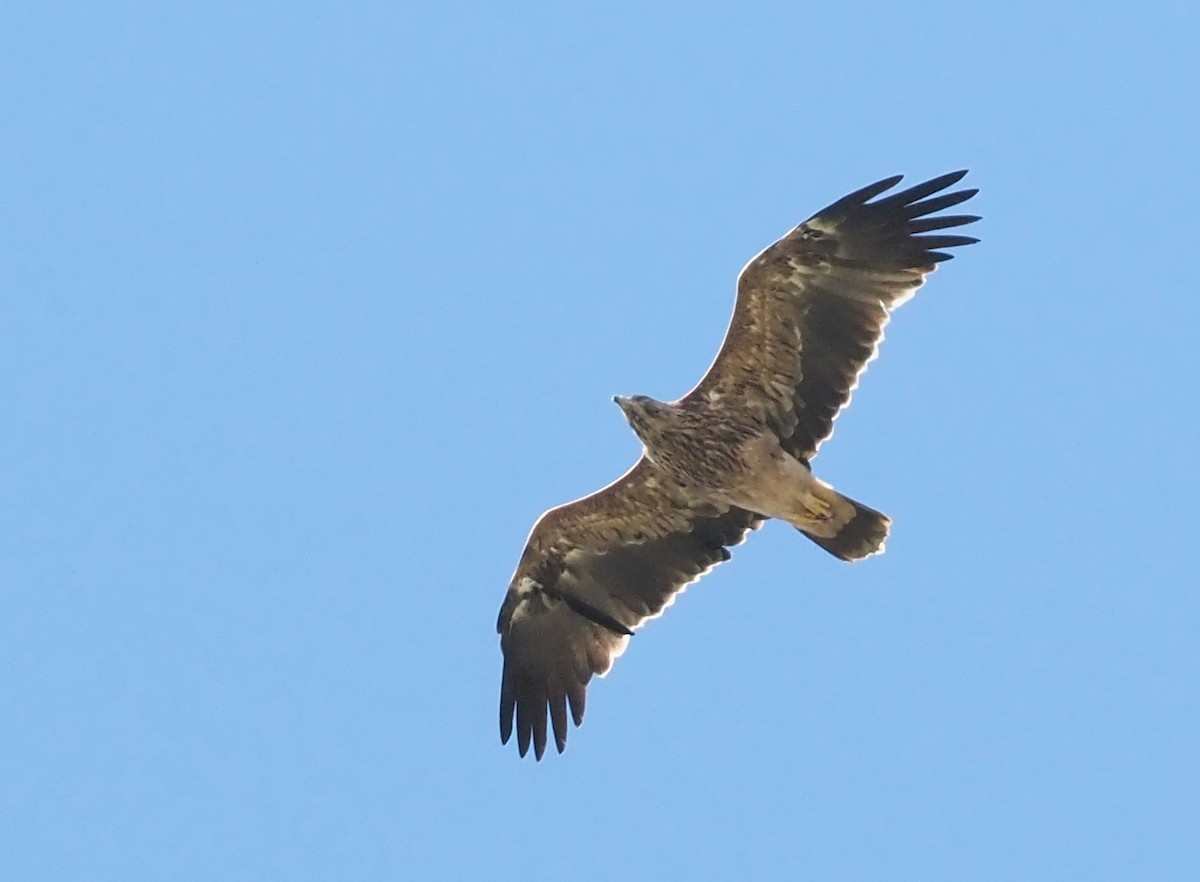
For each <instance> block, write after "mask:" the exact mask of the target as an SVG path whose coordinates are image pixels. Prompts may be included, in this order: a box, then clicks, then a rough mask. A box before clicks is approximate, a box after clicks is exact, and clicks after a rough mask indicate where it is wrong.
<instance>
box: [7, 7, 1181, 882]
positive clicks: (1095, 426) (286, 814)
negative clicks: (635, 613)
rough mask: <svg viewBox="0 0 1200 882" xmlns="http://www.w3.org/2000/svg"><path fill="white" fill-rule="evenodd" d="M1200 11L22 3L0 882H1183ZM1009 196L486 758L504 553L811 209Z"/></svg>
mask: <svg viewBox="0 0 1200 882" xmlns="http://www.w3.org/2000/svg"><path fill="white" fill-rule="evenodd" d="M1196 9H1197V8H1196V6H1195V4H1194V3H1183V2H1178V3H1163V4H1153V5H1140V6H1139V5H1137V4H1133V5H1131V4H1125V3H1120V4H1118V3H1103V2H1102V3H1098V4H1092V5H1089V6H1087V7H1086V8H1084V7H1082V6H1080V5H1079V4H1068V3H1053V2H1051V3H1045V2H1023V0H1022V2H1010V3H1004V4H999V3H994V4H964V3H953V4H951V3H926V4H921V5H920V8H919V11H918V8H917V6H914V5H913V4H885V3H879V4H870V3H867V4H837V3H835V4H830V3H824V4H802V3H777V4H760V5H758V6H754V5H747V4H732V3H730V4H724V5H705V4H696V3H672V4H660V3H640V2H639V3H624V2H610V3H606V4H601V5H591V6H588V7H586V8H585V7H584V6H583V5H581V4H555V5H536V4H527V5H524V6H520V7H514V6H513V5H511V4H486V3H438V4H434V3H421V4H412V3H408V4H404V3H401V4H391V3H324V4H320V3H303V2H301V3H294V2H291V3H237V4H226V3H209V4H201V5H185V4H161V3H124V2H114V3H102V4H101V3H88V4H82V3H77V4H70V3H65V4H54V3H43V2H36V3H35V2H22V0H16V2H10V3H8V4H6V6H5V10H4V12H3V13H0V90H2V96H0V118H2V120H3V123H2V125H0V243H3V244H2V246H0V338H2V344H0V408H2V413H3V428H2V429H0V455H2V457H3V467H2V468H0V877H2V878H4V879H12V880H40V879H88V880H109V879H111V880H132V879H138V880H140V879H147V880H150V879H153V880H161V879H205V880H208V879H252V880H261V879H288V880H302V879H304V880H306V879H420V880H425V879H472V878H487V879H493V880H507V879H552V878H566V877H567V875H568V874H569V875H570V878H572V879H574V880H593V879H597V880H599V879H604V880H609V879H614V878H617V879H622V878H625V879H629V878H645V879H671V878H688V879H731V878H743V879H778V878H782V877H793V878H811V879H868V880H878V879H914V880H915V879H920V880H928V879H940V878H944V879H951V878H954V879H997V880H1012V879H1089V880H1096V879H1120V880H1128V879H1181V878H1185V877H1188V876H1189V875H1190V874H1191V873H1194V872H1195V871H1196V867H1197V865H1198V864H1200V636H1198V634H1200V628H1198V625H1200V579H1197V576H1196V573H1195V566H1194V563H1193V555H1194V554H1195V552H1196V550H1197V535H1196V526H1195V525H1196V518H1197V495H1198V492H1200V480H1198V477H1200V468H1198V467H1197V456H1198V453H1197V435H1198V421H1197V416H1196V408H1197V398H1198V393H1197V379H1198V376H1200V356H1198V355H1197V351H1196V344H1195V328H1196V326H1197V322H1198V320H1200V305H1198V304H1200V257H1198V256H1197V245H1196V243H1197V241H1198V239H1200V219H1198V214H1197V199H1198V197H1200V176H1198V173H1197V156H1200V137H1198V128H1197V127H1198V123H1197V120H1198V119H1200V65H1198V63H1197V48H1196V47H1197V45H1198V44H1200V12H1197V11H1196ZM960 167H969V168H971V170H972V171H971V175H970V176H969V177H968V178H967V181H966V183H967V184H969V185H972V186H978V187H980V188H981V189H982V192H981V194H980V195H979V196H978V197H977V198H976V199H975V200H974V201H973V202H972V204H971V206H970V208H971V209H973V210H974V211H976V212H977V213H981V214H983V215H984V216H985V218H984V220H983V222H981V223H979V224H977V225H976V226H975V227H974V228H973V229H972V230H971V231H970V232H973V233H975V234H977V235H979V236H981V237H982V239H983V242H982V243H981V244H980V245H976V246H973V247H971V248H970V249H964V250H963V251H962V252H960V256H959V258H958V259H956V260H954V261H952V262H951V263H949V264H947V265H945V266H944V267H943V269H942V270H941V271H939V272H938V273H937V274H936V275H935V277H934V278H933V279H932V281H931V283H930V284H929V285H928V286H927V287H926V288H925V289H923V290H922V291H921V292H920V293H919V295H918V296H917V297H916V298H915V300H913V301H912V302H911V303H910V304H909V305H908V306H906V307H905V308H904V309H903V310H902V311H901V312H900V313H899V315H898V316H897V317H896V320H895V321H894V322H893V323H892V325H891V326H890V328H889V337H888V340H887V342H886V344H885V346H884V350H883V353H882V356H881V358H880V359H879V360H878V361H876V362H875V363H874V364H873V366H872V369H871V370H870V371H869V373H868V374H867V376H866V378H865V382H864V384H863V386H862V387H861V388H860V390H859V394H858V395H857V396H856V399H855V402H854V406H853V407H852V408H851V409H850V410H849V411H847V412H846V413H845V414H844V415H843V418H842V420H841V421H840V423H839V425H838V431H837V434H836V436H835V438H834V439H833V441H832V442H830V443H829V444H828V445H826V447H825V448H824V449H823V450H822V453H821V456H820V457H819V459H818V460H817V463H816V465H817V471H818V472H819V473H820V474H821V475H822V476H824V477H825V478H826V479H827V480H830V481H832V482H834V483H835V484H836V485H837V486H838V487H839V488H841V489H842V490H844V491H845V492H847V493H850V494H852V495H854V496H855V497H858V498H860V499H862V500H864V501H866V502H868V503H870V504H872V505H874V506H877V507H879V508H881V509H883V510H884V511H886V512H888V513H889V514H890V515H891V516H892V517H893V519H894V521H895V527H894V532H893V536H892V539H891V540H890V542H889V543H888V553H887V554H886V555H884V556H883V557H878V558H872V559H871V560H868V561H866V562H863V563H860V564H856V565H854V566H847V565H845V564H841V563H839V562H837V561H835V560H833V559H832V558H830V557H828V556H826V555H824V554H823V553H821V552H820V551H819V550H818V549H816V548H815V547H814V546H813V545H811V543H808V542H807V541H805V540H803V539H802V538H801V537H798V536H797V535H796V534H795V532H794V531H792V530H791V529H790V528H786V527H784V526H782V525H778V524H770V525H768V526H767V527H766V528H764V529H763V530H762V531H761V532H760V533H758V534H756V535H754V536H753V537H751V540H750V541H749V542H748V543H747V544H746V545H745V546H743V547H741V548H740V549H738V550H737V552H736V554H735V558H734V561H733V563H732V564H729V565H727V566H724V567H722V568H720V569H718V570H717V571H716V572H714V573H713V574H712V575H710V576H709V577H708V578H707V579H705V580H704V581H703V582H701V583H700V584H699V585H697V586H694V587H693V588H692V590H691V591H689V592H688V594H687V595H686V596H685V597H683V598H682V599H681V600H680V602H679V603H677V604H676V605H675V606H674V607H673V608H672V609H671V610H670V612H669V614H668V615H666V616H665V617H663V618H662V619H660V620H657V621H655V622H652V623H650V624H649V625H648V626H647V627H646V628H645V629H644V630H642V631H641V632H640V633H639V635H638V636H636V637H635V638H634V639H633V641H632V644H631V646H630V648H629V651H628V652H626V654H625V656H624V657H623V658H622V659H621V660H620V661H619V662H618V664H617V666H616V668H615V669H614V670H613V672H612V674H611V675H610V676H609V677H608V678H607V679H605V680H603V681H597V682H595V683H594V684H593V686H592V689H591V692H590V696H589V699H590V700H589V710H588V719H587V721H586V722H585V724H584V726H583V728H582V729H580V730H573V731H572V733H571V740H570V744H569V746H568V750H567V753H566V754H564V755H563V756H561V757H560V756H557V755H550V756H548V757H547V758H546V759H545V760H544V761H543V762H541V763H540V764H535V763H534V762H532V759H531V758H527V759H525V760H520V759H518V757H517V754H516V750H515V749H514V746H513V745H512V744H510V745H509V746H508V747H507V748H505V747H501V745H500V744H499V741H498V737H497V731H496V702H497V696H498V689H499V677H500V654H499V648H498V642H497V638H496V635H495V632H494V626H495V617H496V612H497V609H498V608H499V605H500V602H501V599H502V596H503V593H504V590H505V587H506V584H507V581H508V578H509V576H510V574H511V572H512V569H513V567H514V565H515V563H516V560H517V556H518V555H519V553H520V550H521V546H522V543H523V542H524V540H525V538H526V535H527V533H528V531H529V528H530V526H531V525H532V523H533V521H534V520H535V519H536V517H537V516H538V515H539V514H540V513H541V512H542V511H543V510H544V509H546V508H548V507H550V506H552V505H555V504H558V503H561V502H564V501H567V500H569V499H572V498H575V497H577V496H579V495H582V494H584V493H586V492H589V491H591V490H593V489H595V488H598V487H599V486H601V485H603V484H605V483H607V482H608V481H610V480H611V479H613V478H615V477H616V476H617V475H619V474H620V473H621V472H622V471H623V470H624V469H625V468H626V467H627V466H628V465H629V464H630V463H632V462H633V460H634V459H635V457H636V456H637V454H638V450H639V447H638V444H637V442H636V440H635V439H634V437H633V435H632V433H631V432H630V431H629V429H628V428H627V427H626V425H625V423H624V420H623V418H622V416H621V414H620V412H619V411H618V410H617V408H616V407H615V406H614V405H613V404H612V402H611V401H610V398H611V396H612V395H613V394H614V393H625V394H630V393H635V392H642V393H647V394H651V395H656V396H658V397H662V398H670V397H675V396H677V395H679V394H681V393H683V392H685V391H686V390H687V389H688V388H690V387H691V385H692V384H693V383H694V382H695V381H696V379H698V377H699V376H700V374H701V373H702V372H703V370H704V369H705V367H706V366H707V365H708V363H709V361H710V360H711V358H712V356H713V354H714V352H715V351H716V348H717V346H718V344H719V342H720V340H721V337H722V334H723V333H724V330H725V326H726V322H727V320H728V317H729V312H730V309H731V307H732V302H733V282H734V278H735V276H736V274H737V272H738V270H739V269H740V268H741V266H742V265H743V263H744V262H745V261H746V260H747V259H748V258H749V257H751V256H752V255H753V254H754V253H755V252H757V251H758V250H759V249H760V248H762V247H763V246H765V245H766V244H768V243H769V242H771V241H772V240H773V239H775V238H776V237H777V236H778V235H780V234H782V233H783V232H785V231H786V230H787V229H788V228H790V227H791V226H792V225H794V224H795V223H797V222H799V221H801V220H803V219H804V218H805V217H807V216H808V215H809V214H810V213H812V212H813V211H815V210H816V209H818V208H820V207H821V206H822V205H825V204H826V203H828V202H830V201H832V200H833V199H835V198H837V197H838V196H841V195H842V194H843V193H845V192H847V191H849V190H851V189H854V188H857V187H859V186H862V185H864V184H867V183H869V182H871V181H874V180H876V179H878V178H881V177H884V176H887V175H890V174H894V173H897V172H904V173H907V174H909V175H910V176H912V178H910V180H913V179H915V180H921V179H923V178H925V177H930V176H932V175H935V174H939V173H941V172H944V171H948V170H951V169H955V168H960Z"/></svg>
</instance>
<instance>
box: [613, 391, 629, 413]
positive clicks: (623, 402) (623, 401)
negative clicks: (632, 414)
mask: <svg viewBox="0 0 1200 882" xmlns="http://www.w3.org/2000/svg"><path fill="white" fill-rule="evenodd" d="M613 401H614V402H615V403H616V405H617V407H619V408H621V410H623V411H624V412H625V413H629V399H628V398H626V397H625V396H624V395H614V396H613Z"/></svg>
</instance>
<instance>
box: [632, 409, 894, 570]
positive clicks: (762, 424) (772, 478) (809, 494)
mask: <svg viewBox="0 0 1200 882" xmlns="http://www.w3.org/2000/svg"><path fill="white" fill-rule="evenodd" d="M615 400H616V402H617V404H618V405H620V407H621V409H622V410H623V411H624V412H625V415H626V418H627V419H628V420H629V424H630V426H631V427H632V428H633V431H634V432H635V433H636V434H637V436H638V437H639V438H640V439H641V441H642V443H643V445H644V446H645V456H646V458H647V459H648V460H649V461H650V462H651V463H653V464H654V466H655V467H657V468H658V469H659V471H661V472H664V473H665V476H664V480H668V481H670V482H673V483H674V484H676V485H677V486H678V487H679V488H680V492H681V493H683V494H685V495H687V496H688V497H689V498H691V499H692V500H693V501H694V504H701V503H707V504H709V505H711V506H713V507H714V508H716V509H717V510H720V511H727V510H728V509H731V508H743V509H746V510H747V511H753V512H757V513H759V514H760V515H763V516H764V517H768V518H779V519H780V520H784V521H787V522H788V523H790V524H791V525H792V526H794V527H796V528H797V529H798V530H801V531H802V532H804V533H806V534H807V535H810V536H813V537H820V538H823V539H833V538H836V537H837V535H838V533H839V532H840V531H841V529H842V528H843V527H845V526H846V525H847V524H849V523H850V521H851V520H853V519H854V518H855V516H856V514H857V512H858V509H857V507H856V506H857V504H856V503H854V502H853V501H852V500H849V499H847V498H846V497H844V496H842V495H841V494H840V493H837V492H836V491H834V490H833V489H832V488H831V487H829V486H828V485H827V484H825V483H824V482H823V481H820V480H819V479H817V478H815V477H813V474H812V471H811V470H810V469H809V467H808V465H807V464H806V463H803V462H801V461H800V460H798V459H796V457H794V456H793V455H792V454H790V453H788V451H787V450H785V449H784V447H783V445H782V443H781V441H780V438H779V437H778V435H777V433H776V432H775V430H774V429H773V428H772V426H771V425H770V423H769V422H768V421H767V419H766V417H765V414H764V413H763V412H762V409H761V408H758V407H756V406H755V402H754V401H753V400H750V401H748V402H745V403H744V405H743V406H740V407H738V406H735V407H730V406H729V403H728V402H726V401H717V402H713V401H709V400H707V399H705V398H698V399H694V400H691V401H688V400H685V401H681V402H674V403H666V402H662V401H655V400H654V399H653V398H649V397H647V396H645V395H634V396H632V397H630V398H623V397H621V396H617V398H616V399H615ZM888 523H889V522H888V520H887V519H886V518H885V517H883V516H882V515H879V523H878V524H877V527H876V529H875V531H874V536H873V539H874V542H873V544H872V545H870V547H860V546H859V545H856V546H855V547H853V548H849V549H846V550H845V551H844V552H843V553H841V554H839V556H840V557H843V558H844V559H847V560H857V559H859V558H862V557H866V556H867V555H869V554H873V553H874V552H876V551H878V550H879V549H880V548H881V547H882V545H883V540H884V538H885V537H886V535H887V526H888Z"/></svg>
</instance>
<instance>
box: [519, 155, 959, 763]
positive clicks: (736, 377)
mask: <svg viewBox="0 0 1200 882" xmlns="http://www.w3.org/2000/svg"><path fill="white" fill-rule="evenodd" d="M965 174H966V172H953V173H951V174H948V175H942V176H941V177H938V178H934V179H933V180H931V181H927V182H925V183H923V184H918V185H917V186H915V187H911V188H909V189H907V190H904V191H901V192H899V193H895V194H892V195H890V196H885V197H882V198H876V197H878V196H880V194H882V193H884V191H886V190H889V189H891V188H892V187H894V186H895V185H896V184H897V183H899V181H900V179H901V178H900V176H899V175H897V176H895V177H892V178H887V179H886V180H883V181H879V182H878V183H876V184H872V185H871V186H869V187H864V188H863V189H861V190H857V191H855V192H854V193H851V194H850V195H848V196H846V197H844V198H842V199H839V200H838V201H837V202H835V203H833V204H832V205H830V206H828V207H826V208H824V209H822V210H821V211H819V212H817V214H815V215H814V216H813V217H812V218H810V219H809V220H807V221H805V222H804V223H803V224H801V225H800V226H798V227H796V228H795V229H793V230H792V231H791V232H789V233H788V234H787V235H786V236H784V237H783V238H782V239H780V240H779V241H778V242H775V243H774V244H773V245H771V246H770V247H768V248H767V249H766V250H764V251H763V252H762V253H760V254H759V255H758V256H757V257H755V258H754V259H753V260H751V261H750V262H749V263H748V264H747V265H746V267H745V268H744V269H743V270H742V272H741V275H740V276H739V277H738V286H737V302H736V305H735V307H734V313H733V319H732V321H731V322H730V326H729V331H728V333H727V334H726V336H725V341H724V343H723V344H722V345H721V349H720V351H719V352H718V354H717V357H716V359H715V361H714V362H713V364H712V366H711V367H710V368H709V369H708V371H707V373H706V374H705V375H704V377H703V379H701V381H700V382H699V384H697V386H696V388H694V389H693V390H692V391H691V392H689V393H688V394H687V395H686V396H684V397H683V398H681V399H680V400H679V401H676V402H672V403H664V402H660V401H655V400H654V399H651V398H647V397H645V396H632V397H630V398H621V397H618V398H617V399H616V401H617V403H618V404H619V405H620V406H621V409H622V410H623V411H624V412H625V415H626V418H627V419H628V420H629V423H630V426H631V427H632V428H633V430H634V432H636V433H637V435H638V437H639V438H640V439H641V440H642V442H643V445H644V447H645V450H644V454H643V456H642V458H641V459H640V460H639V461H638V463H637V464H636V465H635V466H634V467H633V468H632V469H630V470H629V471H628V472H627V473H626V474H625V475H624V476H622V477H621V478H619V479H618V480H617V481H615V482H614V483H612V484H610V485H609V486H608V487H605V488H604V489H603V490H600V491H598V492H596V493H593V494H592V495H590V496H586V497H584V498H582V499H579V500H576V501H575V502H571V503H568V504H566V505H563V506H560V507H558V508H554V509H551V510H550V511H548V512H546V513H545V514H544V515H542V517H541V518H540V519H539V520H538V522H537V523H536V524H535V525H534V528H533V532H532V533H531V534H530V536H529V540H528V542H527V543H526V546H525V551H524V553H523V554H522V555H521V560H520V562H519V563H518V564H517V569H516V572H515V573H514V574H513V577H512V581H511V582H510V584H509V588H508V594H507V595H506V596H505V599H504V604H503V605H502V606H501V608H500V617H499V621H498V622H497V630H498V631H499V633H500V645H501V649H502V650H503V652H504V672H503V675H502V679H501V692H500V736H501V740H503V741H504V742H506V743H507V741H508V739H509V737H510V736H511V735H512V731H513V724H514V717H515V723H516V732H517V744H518V747H519V749H520V753H521V755H522V756H524V755H525V753H526V752H527V751H528V749H529V746H530V744H531V743H532V745H533V748H534V753H535V755H536V756H537V757H538V758H539V759H540V758H541V756H542V753H543V752H544V750H545V747H546V741H547V732H548V729H547V710H549V718H550V728H552V730H553V733H554V739H555V743H556V746H557V747H558V750H559V751H560V752H561V751H562V750H563V748H564V747H565V745H566V738H567V711H568V708H569V710H570V712H571V716H572V717H573V718H574V720H575V724H576V725H579V724H580V723H581V722H582V719H583V709H584V694H585V688H586V686H587V683H588V681H589V680H590V679H591V677H592V675H593V674H600V675H603V674H604V673H606V672H607V671H608V669H609V667H611V665H612V662H613V659H615V658H616V657H617V656H618V655H620V654H621V652H622V651H623V650H624V648H625V645H626V643H627V642H628V639H629V636H630V635H631V634H632V633H633V631H634V630H635V629H636V628H637V627H639V626H640V625H641V624H642V623H644V622H645V621H646V620H647V619H649V618H653V617H654V616H657V615H659V614H660V613H661V612H662V611H663V610H664V609H665V608H666V607H667V606H669V605H670V604H671V602H672V601H673V600H674V598H675V596H676V595H677V594H678V593H679V592H681V591H682V590H683V589H684V588H685V587H686V586H687V585H688V584H689V583H690V582H692V581H695V580H696V579H697V578H699V577H700V576H702V575H703V574H704V573H706V572H707V571H708V570H709V569H711V568H712V567H714V566H716V565H717V564H719V563H721V562H723V561H725V560H728V559H729V557H730V553H729V550H728V549H729V548H730V547H731V546H734V545H737V544H739V543H740V542H742V541H743V540H744V539H745V537H746V534H747V533H748V532H749V531H750V530H753V529H757V528H758V526H759V525H760V524H761V523H762V522H763V521H764V520H766V519H767V518H771V517H775V518H780V519H783V520H786V521H788V522H789V523H791V524H793V525H794V526H795V527H796V528H797V529H799V530H801V531H802V532H803V533H804V534H805V535H807V536H808V537H809V538H811V539H812V540H813V541H814V542H816V543H817V544H818V545H820V546H821V547H822V548H824V549H825V550H827V551H829V552H830V553H831V554H834V555H836V556H837V557H840V558H842V559H843V560H857V559H859V558H862V557H866V556H867V555H869V554H873V553H875V552H877V551H880V550H882V547H883V541H884V539H885V538H886V536H887V531H888V525H889V521H888V519H887V517H886V516H884V515H882V514H880V513H879V512H877V511H875V510H874V509H871V508H868V507H867V506H865V505H862V504H861V503H858V502H855V501H854V500H852V499H849V498H847V497H845V496H843V495H842V494H840V493H838V492H837V491H835V490H833V489H832V488H831V487H829V486H828V485H827V484H825V483H823V482H822V481H820V480H818V479H817V478H815V477H814V476H813V475H812V473H811V471H810V467H809V463H810V462H811V460H812V458H813V456H814V455H815V454H816V452H817V449H818V448H819V447H820V445H821V442H822V441H824V440H825V439H826V438H828V437H829V435H830V434H831V433H832V431H833V423H834V420H835V419H836V418H837V415H838V413H839V412H840V411H841V409H842V408H843V407H845V406H846V405H847V404H848V403H849V401H850V395H851V393H852V392H853V390H854V387H855V386H856V385H857V383H858V378H859V375H860V374H862V372H863V370H864V369H865V368H866V365H867V363H868V362H869V361H870V360H871V359H872V358H874V357H875V354H876V351H877V348H878V345H879V341H880V340H881V339H882V337H883V327H884V325H885V324H887V321H888V318H889V316H890V312H891V310H893V309H895V308H896V307H897V306H899V305H900V304H901V303H903V302H904V301H905V300H907V299H908V298H909V297H911V296H912V294H913V293H914V292H915V291H916V289H917V288H919V287H920V286H921V285H922V283H923V282H924V281H925V277H926V276H928V275H929V273H930V272H932V271H933V269H934V268H935V267H936V265H937V263H938V262H939V261H943V260H947V259H949V258H950V257H951V255H949V254H947V253H945V252H944V251H943V250H942V249H945V248H953V247H956V246H959V245H967V244H970V243H972V242H975V241H977V240H976V239H974V238H972V237H969V236H958V235H949V234H944V233H938V232H936V231H938V230H944V229H948V228H951V227H957V226H961V225H964V224H968V223H972V222H974V221H976V220H978V218H977V217H975V216H973V215H936V214H935V213H936V212H939V211H942V210H944V209H946V208H949V207H951V206H953V205H957V204H958V203H960V202H964V201H965V200H967V199H969V198H971V196H973V195H974V194H975V193H976V191H975V190H959V191H956V192H951V193H944V194H942V195H938V196H935V195H934V194H935V193H938V192H939V191H942V190H945V189H946V188H947V187H949V186H951V185H953V184H955V183H957V182H958V181H959V180H960V179H961V178H962V177H963V175H965ZM871 200H874V201H871ZM931 215H934V216H932V217H931Z"/></svg>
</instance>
